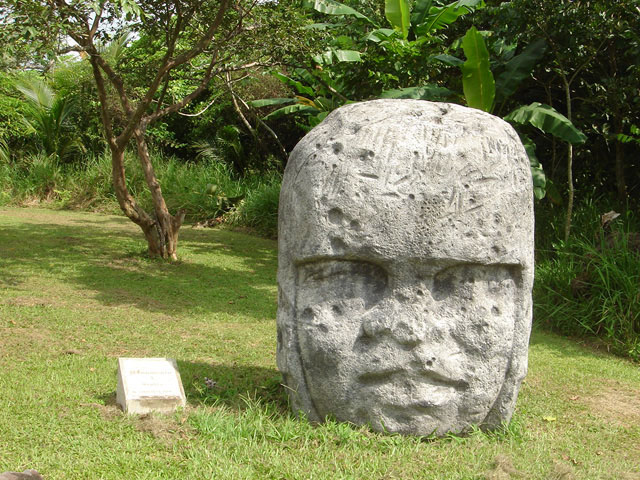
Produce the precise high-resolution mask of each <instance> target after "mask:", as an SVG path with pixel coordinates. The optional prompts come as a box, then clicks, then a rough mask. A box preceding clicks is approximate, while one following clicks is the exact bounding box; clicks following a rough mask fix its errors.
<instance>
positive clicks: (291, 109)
mask: <svg viewBox="0 0 640 480" xmlns="http://www.w3.org/2000/svg"><path fill="white" fill-rule="evenodd" d="M292 113H305V114H314V113H319V110H318V109H317V108H314V107H310V106H308V105H302V104H299V103H296V104H295V105H288V106H286V107H282V108H279V109H278V110H276V111H275V112H271V113H270V114H269V115H267V116H266V117H264V118H263V120H273V119H274V118H280V117H282V116H284V115H290V114H292Z"/></svg>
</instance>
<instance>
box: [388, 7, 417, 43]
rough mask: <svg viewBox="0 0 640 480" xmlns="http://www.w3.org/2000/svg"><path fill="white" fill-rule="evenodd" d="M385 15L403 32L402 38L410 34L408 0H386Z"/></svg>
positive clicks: (393, 25)
mask: <svg viewBox="0 0 640 480" xmlns="http://www.w3.org/2000/svg"><path fill="white" fill-rule="evenodd" d="M384 15H385V17H386V18H387V20H388V21H389V23H390V24H391V26H392V27H393V28H394V30H397V31H398V32H400V33H401V34H402V38H404V39H406V38H407V37H408V36H409V27H410V26H411V24H410V19H409V2H407V0H385V2H384Z"/></svg>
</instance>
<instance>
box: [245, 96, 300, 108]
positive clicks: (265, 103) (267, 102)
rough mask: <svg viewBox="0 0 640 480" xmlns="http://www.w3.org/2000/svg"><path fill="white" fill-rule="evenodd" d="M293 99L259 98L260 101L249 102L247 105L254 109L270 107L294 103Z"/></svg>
mask: <svg viewBox="0 0 640 480" xmlns="http://www.w3.org/2000/svg"><path fill="white" fill-rule="evenodd" d="M295 101H296V99H295V98H261V99H260V100H251V101H250V102H249V105H251V106H252V107H255V108H260V107H270V106H272V105H284V104H287V103H293V102H295Z"/></svg>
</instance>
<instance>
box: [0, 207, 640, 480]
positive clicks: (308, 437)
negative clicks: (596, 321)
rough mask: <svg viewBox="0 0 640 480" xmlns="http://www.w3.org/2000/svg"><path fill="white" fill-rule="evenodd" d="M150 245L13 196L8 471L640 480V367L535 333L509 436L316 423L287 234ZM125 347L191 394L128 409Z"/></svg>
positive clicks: (69, 475) (1, 259)
mask: <svg viewBox="0 0 640 480" xmlns="http://www.w3.org/2000/svg"><path fill="white" fill-rule="evenodd" d="M145 248H146V247H145V244H144V241H143V237H142V234H141V232H140V231H139V230H138V228H137V227H136V226H135V225H133V224H132V223H131V222H129V221H128V220H127V219H124V218H121V217H115V216H107V215H97V214H90V213H77V212H66V211H50V210H43V209H34V208H28V209H0V472H2V471H5V470H17V471H22V470H24V469H26V468H35V469H37V470H38V471H40V472H41V473H42V474H43V475H44V477H45V479H46V480H55V479H59V480H62V479H65V480H73V479H87V480H96V479H118V480H123V479H127V480H128V479H161V478H162V479H181V480H182V479H198V480H202V479H226V478H228V479H244V478H251V479H324V478H327V479H329V478H331V479H333V478H353V479H360V478H362V479H367V480H368V479H374V478H380V479H382V478H384V479H413V478H420V479H495V480H498V479H512V478H513V479H545V480H547V479H549V480H550V479H563V480H568V479H576V480H581V479H612V480H613V479H615V480H619V479H624V480H630V479H635V480H638V479H640V368H639V367H638V365H637V364H633V363H631V362H629V361H626V360H623V359H619V358H616V357H612V356H609V355H605V354H602V353H596V352H594V351H592V350H589V349H587V348H585V347H582V346H580V345H578V344H576V343H575V342H572V341H570V340H567V339H563V338H560V337H556V336H553V335H550V334H547V333H542V332H537V331H536V332H534V334H533V336H532V341H531V349H530V362H529V363H530V368H529V375H528V377H527V379H526V380H525V383H524V384H523V387H522V389H521V392H520V397H519V400H518V406H517V411H516V414H515V415H514V419H513V422H512V424H511V426H510V427H509V428H508V429H507V430H506V431H505V432H500V433H494V434H484V433H481V432H474V433H472V434H471V435H469V436H467V437H464V438H460V437H453V436H452V437H448V438H445V439H441V440H436V441H429V440H424V439H417V438H404V437H399V436H388V435H380V434H375V433H371V432H369V431H367V430H366V429H364V428H355V427H351V426H349V425H346V424H336V423H328V424H324V425H320V426H314V425H310V424H309V423H308V422H305V421H303V420H298V419H295V418H293V417H292V416H291V415H290V414H289V413H288V407H287V402H286V398H285V395H284V392H283V389H282V387H281V386H280V384H279V380H280V379H279V374H278V371H277V369H276V365H275V338H276V335H275V314H276V307H277V296H276V284H275V276H276V264H277V258H276V243H275V242H273V241H270V240H264V239H260V238H256V237H252V236H248V235H243V234H240V233H234V232H230V231H226V230H199V229H192V228H190V227H189V226H185V227H184V228H183V230H182V233H181V237H180V244H179V255H180V257H181V261H180V262H178V263H175V264H169V263H165V262H160V261H153V260H148V259H145V258H144V257H143V255H142V252H143V250H144V249H145ZM122 356H126V357H138V356H139V357H143V356H163V357H164V356H166V357H172V358H175V359H177V361H178V366H179V369H180V373H181V375H182V381H183V383H184V387H185V391H186V394H187V401H188V405H187V408H186V409H184V410H183V411H180V412H178V413H176V414H175V415H171V416H158V415H150V416H149V415H147V416H142V417H139V416H127V415H124V414H123V413H122V412H121V411H120V410H119V409H118V408H117V407H116V406H115V390H116V363H117V360H116V359H117V358H118V357H122ZM205 377H207V378H210V379H213V380H214V381H216V382H217V385H216V386H215V387H214V388H207V387H206V385H205V381H204V380H205Z"/></svg>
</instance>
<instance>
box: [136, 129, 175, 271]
mask: <svg viewBox="0 0 640 480" xmlns="http://www.w3.org/2000/svg"><path fill="white" fill-rule="evenodd" d="M134 136H135V139H136V146H137V147H138V158H139V160H140V165H141V166H142V170H143V172H144V178H145V180H146V182H147V186H148V187H149V191H150V192H151V199H152V201H153V210H154V214H155V215H154V216H155V222H154V224H153V228H152V229H149V230H145V229H144V228H143V231H144V234H145V237H146V238H147V243H148V244H149V255H151V256H159V257H162V258H167V259H171V260H177V259H178V255H177V249H178V231H179V230H180V227H181V226H182V222H183V221H184V216H185V212H184V210H179V211H178V213H177V214H176V215H175V216H174V215H171V214H170V213H169V209H168V208H167V204H166V203H165V201H164V197H163V196H162V189H161V188H160V182H158V178H157V177H156V173H155V171H154V169H153V164H152V163H151V157H150V155H149V148H148V147H147V142H146V140H145V138H144V128H136V129H135V130H134Z"/></svg>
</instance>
